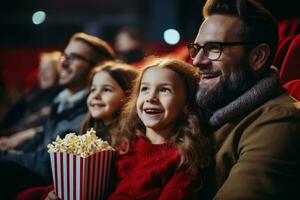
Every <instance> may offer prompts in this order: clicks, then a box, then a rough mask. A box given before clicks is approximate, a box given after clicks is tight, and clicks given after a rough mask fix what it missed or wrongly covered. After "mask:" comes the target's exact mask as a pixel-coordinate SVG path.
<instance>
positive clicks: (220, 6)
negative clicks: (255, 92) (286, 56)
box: [202, 0, 278, 66]
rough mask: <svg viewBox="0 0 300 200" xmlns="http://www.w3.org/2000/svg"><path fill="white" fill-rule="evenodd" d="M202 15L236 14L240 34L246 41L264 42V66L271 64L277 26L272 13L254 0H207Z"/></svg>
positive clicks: (275, 46)
mask: <svg viewBox="0 0 300 200" xmlns="http://www.w3.org/2000/svg"><path fill="white" fill-rule="evenodd" d="M202 12H203V16H204V18H207V17H208V16H211V15H214V14H224V15H233V16H237V17H239V18H240V19H241V21H242V27H241V36H242V38H243V39H244V40H245V41H247V42H254V43H266V44H268V45H269V46H270V50H271V52H270V56H269V58H268V60H267V61H266V64H265V66H270V65H271V64H272V61H273V58H274V55H275V52H276V49H277V46H278V26H277V22H276V20H275V18H274V17H273V16H272V14H271V13H270V12H269V11H268V10H267V9H265V8H264V7H263V6H262V5H261V4H259V3H257V2H255V1H254V0H207V1H206V3H205V5H204V7H203V10H202Z"/></svg>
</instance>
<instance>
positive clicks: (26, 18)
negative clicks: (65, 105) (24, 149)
mask: <svg viewBox="0 0 300 200" xmlns="http://www.w3.org/2000/svg"><path fill="white" fill-rule="evenodd" d="M259 1H260V2H262V3H263V4H264V5H265V7H267V8H268V9H269V10H270V11H271V12H272V13H273V15H274V16H275V17H276V18H277V20H279V21H280V20H285V19H292V18H295V17H298V16H300V11H299V7H298V6H297V1H296V0H285V1H275V0H273V1H272V0H259ZM204 2H205V1H203V0H9V1H1V5H0V25H1V28H0V96H1V93H2V94H8V95H9V96H12V97H13V98H12V99H16V98H14V97H17V96H20V95H21V94H22V93H24V91H25V92H26V89H28V88H30V87H31V86H32V84H31V83H30V81H31V79H33V80H34V79H36V71H37V70H36V69H37V66H38V62H39V60H38V57H39V54H40V52H42V51H51V50H57V49H58V50H63V48H64V46H65V45H66V44H67V42H68V39H69V37H70V36H71V35H72V34H74V33H75V32H80V31H83V32H86V33H89V34H92V35H95V36H98V37H100V38H102V39H104V40H106V41H108V42H109V43H110V44H113V41H114V37H115V33H116V31H117V30H118V29H119V28H120V27H122V26H128V25H134V26H138V27H139V28H140V29H141V30H142V32H143V35H144V38H145V41H146V45H147V46H149V47H152V49H155V50H156V49H159V48H157V44H158V45H159V47H160V50H162V49H163V50H165V51H171V50H174V49H176V48H177V47H178V45H175V46H170V45H167V44H165V43H164V42H163V32H164V31H165V30H166V29H168V28H175V29H177V30H178V31H179V33H180V35H181V43H180V44H181V45H182V44H185V43H186V42H189V41H193V39H194V37H195V36H196V33H197V31H198V27H199V25H200V24H201V21H202V16H201V9H202V6H203V5H204ZM39 10H42V11H44V12H46V14H47V17H46V20H45V22H44V23H42V24H40V25H34V24H33V23H32V15H33V13H34V12H36V11H39ZM161 47H163V48H161ZM28 83H29V87H28ZM30 84H31V85H30Z"/></svg>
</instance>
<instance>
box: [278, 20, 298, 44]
mask: <svg viewBox="0 0 300 200" xmlns="http://www.w3.org/2000/svg"><path fill="white" fill-rule="evenodd" d="M278 31H279V41H281V40H282V39H284V38H285V37H287V36H288V35H296V34H298V33H300V17H298V18H294V19H289V20H283V21H280V22H279V23H278Z"/></svg>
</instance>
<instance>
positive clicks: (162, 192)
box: [109, 138, 191, 200]
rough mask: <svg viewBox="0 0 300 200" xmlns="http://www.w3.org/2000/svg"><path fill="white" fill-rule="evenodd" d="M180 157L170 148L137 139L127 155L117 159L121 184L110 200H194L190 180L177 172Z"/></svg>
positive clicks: (169, 146) (172, 147)
mask: <svg viewBox="0 0 300 200" xmlns="http://www.w3.org/2000/svg"><path fill="white" fill-rule="evenodd" d="M179 161H180V155H179V152H178V150H177V148H176V147H174V146H172V145H171V144H168V143H166V144H157V145H155V144H151V143H149V142H147V141H146V140H145V139H143V138H138V139H137V140H136V141H135V143H134V144H133V145H132V146H131V147H130V150H129V152H128V153H127V154H125V155H121V156H120V157H119V158H118V162H117V169H118V177H119V180H118V184H117V186H116V188H115V190H114V192H113V193H112V194H111V196H110V197H109V200H126V199H128V200H129V199H130V200H131V199H153V200H154V199H160V200H164V199H172V200H176V199H191V197H188V193H187V189H188V188H189V186H190V184H191V177H190V176H189V175H188V174H187V173H186V172H185V171H183V170H178V169H177V166H178V164H179Z"/></svg>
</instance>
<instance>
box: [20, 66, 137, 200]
mask: <svg viewBox="0 0 300 200" xmlns="http://www.w3.org/2000/svg"><path fill="white" fill-rule="evenodd" d="M137 74H138V73H137V71H136V70H135V69H134V68H133V67H131V66H130V65H127V64H124V63H121V62H115V61H108V62H105V63H104V64H102V65H100V66H99V67H95V68H94V69H93V71H92V72H91V75H90V81H89V86H90V93H89V95H88V98H87V106H88V110H89V112H88V114H87V117H86V118H85V120H84V122H83V125H82V128H81V133H85V132H86V130H88V129H89V128H91V127H93V128H94V129H95V130H96V132H97V135H98V137H100V138H102V139H103V140H107V141H109V143H110V144H112V146H114V145H115V142H116V137H117V134H116V132H117V131H118V130H117V128H116V127H117V124H118V122H119V116H120V112H121V109H122V107H123V105H124V103H125V102H126V99H127V97H128V96H129V94H130V92H131V89H132V82H133V81H134V79H135V78H136V77H137ZM48 193H49V194H48ZM45 198H46V199H57V197H56V195H55V192H54V190H53V185H51V186H48V187H35V188H31V189H28V190H25V191H23V192H21V193H19V194H18V195H17V197H16V199H20V200H26V199H28V200H33V199H45Z"/></svg>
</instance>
